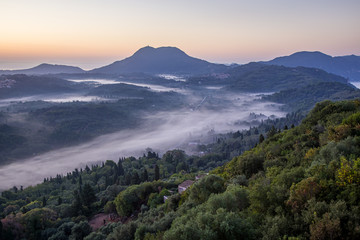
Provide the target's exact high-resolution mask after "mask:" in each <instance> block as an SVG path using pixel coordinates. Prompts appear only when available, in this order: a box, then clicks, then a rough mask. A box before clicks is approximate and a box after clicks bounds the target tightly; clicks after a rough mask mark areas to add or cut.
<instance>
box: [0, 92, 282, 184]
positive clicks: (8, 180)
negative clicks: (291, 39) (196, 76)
mask: <svg viewBox="0 0 360 240" xmlns="http://www.w3.org/2000/svg"><path fill="white" fill-rule="evenodd" d="M259 98H260V97H259V95H257V94H245V93H244V94H239V95H227V96H226V97H224V96H223V97H222V99H223V100H224V101H225V102H224V103H222V107H221V108H219V107H214V108H213V109H212V108H211V104H213V103H214V102H216V98H215V97H211V96H205V97H196V96H194V97H193V101H194V102H195V103H196V104H194V106H193V107H188V108H182V109H179V110H173V111H170V112H167V111H166V112H164V111H163V112H157V113H156V114H149V115H148V116H145V117H144V119H145V120H144V121H143V123H142V124H141V126H139V127H137V128H136V129H131V130H123V131H118V132H115V133H112V134H107V135H103V136H100V137H97V138H96V139H94V140H92V141H90V142H87V143H84V144H80V145H78V146H74V147H67V148H62V149H59V150H55V151H51V152H47V153H44V154H41V155H38V156H35V157H32V158H28V159H25V160H23V161H21V162H15V163H11V164H8V165H5V166H3V167H1V169H0V190H4V189H8V188H10V187H12V186H21V185H22V186H28V185H34V184H36V183H39V182H41V181H42V180H43V179H44V178H45V177H49V176H54V175H56V174H61V173H62V174H65V173H66V172H69V171H72V170H73V169H74V168H81V167H85V165H91V164H94V163H99V162H102V161H105V160H107V159H112V160H117V159H118V158H119V157H127V156H140V155H142V154H143V153H144V152H145V149H146V148H152V149H153V150H154V151H157V152H159V153H160V154H162V153H164V152H165V151H167V150H170V149H174V148H179V149H184V150H187V146H188V144H189V143H190V142H194V141H196V142H198V143H203V144H206V143H211V142H212V141H214V136H215V134H217V133H224V132H230V131H237V130H240V129H245V128H249V127H250V126H254V125H256V124H257V123H258V122H259V121H261V120H262V119H266V118H268V117H269V116H272V117H275V116H276V117H281V116H283V115H285V113H284V112H282V111H280V110H279V105H278V104H273V103H270V102H261V101H259ZM207 104H208V105H210V107H209V106H208V107H206V108H205V107H204V108H201V105H207ZM220 109H221V110H220ZM188 153H192V154H196V152H188Z"/></svg>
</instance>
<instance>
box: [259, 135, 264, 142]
mask: <svg viewBox="0 0 360 240" xmlns="http://www.w3.org/2000/svg"><path fill="white" fill-rule="evenodd" d="M264 140H265V137H264V135H262V134H260V136H259V143H262V142H263V141H264Z"/></svg>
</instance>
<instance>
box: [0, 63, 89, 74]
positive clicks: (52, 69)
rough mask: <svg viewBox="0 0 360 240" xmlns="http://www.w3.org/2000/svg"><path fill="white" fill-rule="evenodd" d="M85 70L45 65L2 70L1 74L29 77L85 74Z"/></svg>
mask: <svg viewBox="0 0 360 240" xmlns="http://www.w3.org/2000/svg"><path fill="white" fill-rule="evenodd" d="M84 72H85V70H83V69H81V68H79V67H74V66H67V65H57V64H47V63H43V64H40V65H38V66H36V67H33V68H29V69H20V70H1V71H0V74H28V75H44V74H59V73H69V74H75V73H84Z"/></svg>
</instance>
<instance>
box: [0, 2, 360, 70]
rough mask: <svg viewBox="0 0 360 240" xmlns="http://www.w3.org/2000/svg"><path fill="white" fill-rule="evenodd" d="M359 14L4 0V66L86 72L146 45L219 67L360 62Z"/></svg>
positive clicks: (291, 5) (349, 10) (350, 9)
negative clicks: (74, 64) (292, 58)
mask: <svg viewBox="0 0 360 240" xmlns="http://www.w3.org/2000/svg"><path fill="white" fill-rule="evenodd" d="M324 4H325V5H326V7H324V6H325V5H324ZM359 9H360V1H355V0H344V1H341V2H340V1H331V0H328V1H325V0H319V1H315V2H314V1H311V0H303V1H301V2H300V1H299V2H293V1H286V0H277V1H276V2H270V1H268V0H258V1H256V3H255V2H250V1H249V2H247V1H246V2H244V1H238V0H228V1H227V2H226V4H225V3H224V2H223V1H220V0H212V1H208V0H197V1H191V0H183V1H179V2H172V1H171V2H170V1H166V0H158V1H157V2H156V3H153V2H150V1H148V0H137V1H130V0H124V1H115V0H108V1H106V2H104V1H100V0H92V1H85V0H78V1H71V0H52V1H48V0H32V1H28V0H17V1H13V0H1V1H0V29H1V30H0V31H1V37H0V63H1V62H3V63H4V62H6V61H7V59H12V60H13V61H16V59H18V60H19V61H21V59H38V60H37V61H46V60H48V59H52V61H55V60H56V59H59V60H61V59H62V60H65V59H67V60H70V61H71V59H74V61H75V60H76V61H78V60H79V59H81V61H82V62H84V66H85V65H86V63H85V62H86V59H87V58H89V61H91V62H94V61H95V59H96V58H98V59H101V61H99V63H100V62H101V63H103V62H104V60H105V59H109V60H114V59H116V60H121V59H123V58H125V57H128V56H131V55H132V54H133V53H134V52H135V51H137V50H138V49H139V48H141V47H144V46H147V45H150V46H153V47H160V46H174V47H178V48H180V49H181V50H183V51H185V52H186V53H187V54H188V55H190V56H193V57H197V58H201V59H204V60H208V61H213V62H218V63H221V62H222V63H232V62H236V63H246V61H255V60H257V61H261V60H267V59H270V58H273V57H277V56H280V55H288V54H292V53H294V52H297V51H322V52H324V53H326V54H329V55H348V54H356V55H360V44H359V42H360V28H359V27H358V25H359V23H360V15H359V14H358V10H359ZM0 67H1V66H0Z"/></svg>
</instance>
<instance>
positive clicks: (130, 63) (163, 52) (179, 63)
mask: <svg viewBox="0 0 360 240" xmlns="http://www.w3.org/2000/svg"><path fill="white" fill-rule="evenodd" d="M224 68H226V67H225V66H224V65H220V64H213V63H209V62H207V61H204V60H201V59H197V58H193V57H190V56H189V55H187V54H186V53H185V52H183V51H182V50H180V49H179V48H176V47H158V48H154V47H151V46H146V47H143V48H140V49H139V50H137V51H136V52H135V53H134V54H133V55H132V56H131V57H128V58H125V59H123V60H121V61H116V62H114V63H112V64H110V65H107V66H104V67H101V68H97V69H94V70H92V72H96V73H112V74H114V73H116V74H119V73H131V72H133V73H134V72H143V73H152V74H154V73H155V74H159V73H172V74H193V73H204V72H212V71H217V70H218V69H222V70H223V69H224Z"/></svg>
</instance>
